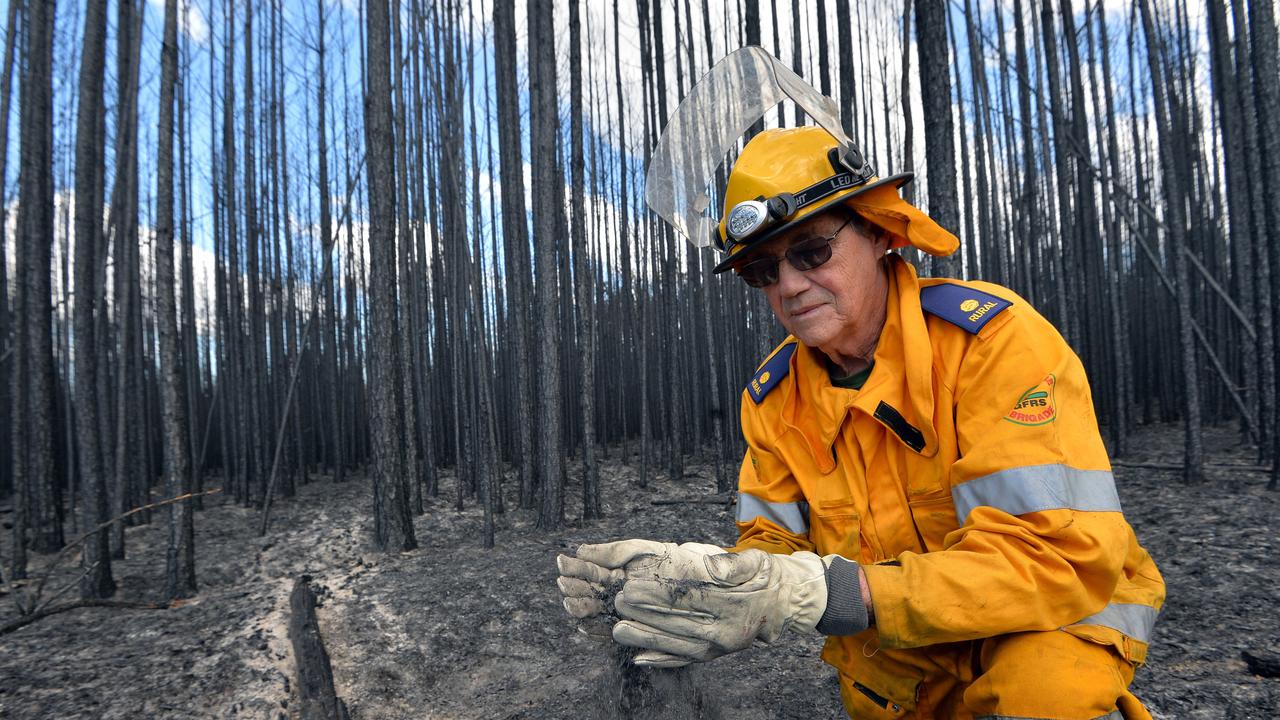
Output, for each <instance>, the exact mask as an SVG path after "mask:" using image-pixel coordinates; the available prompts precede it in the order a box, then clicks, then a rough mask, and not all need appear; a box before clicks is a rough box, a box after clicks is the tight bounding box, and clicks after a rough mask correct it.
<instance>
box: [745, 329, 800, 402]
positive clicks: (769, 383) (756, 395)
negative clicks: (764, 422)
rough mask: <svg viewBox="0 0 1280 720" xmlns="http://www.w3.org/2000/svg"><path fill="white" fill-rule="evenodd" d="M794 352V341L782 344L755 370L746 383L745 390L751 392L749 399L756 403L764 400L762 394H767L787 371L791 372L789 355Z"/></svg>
mask: <svg viewBox="0 0 1280 720" xmlns="http://www.w3.org/2000/svg"><path fill="white" fill-rule="evenodd" d="M795 352H796V343H787V344H786V345H783V346H782V348H781V349H779V350H778V352H776V353H774V354H773V357H771V358H769V361H768V362H766V363H765V364H764V365H762V366H761V367H760V369H759V370H757V371H756V374H755V377H753V378H751V382H749V383H747V392H748V393H750V394H751V399H752V400H755V401H756V404H757V405H759V404H760V402H761V401H763V400H764V396H765V395H768V394H769V391H770V390H772V389H774V388H775V387H777V385H778V383H780V382H782V378H784V377H786V376H787V373H789V372H791V356H792V355H794V354H795Z"/></svg>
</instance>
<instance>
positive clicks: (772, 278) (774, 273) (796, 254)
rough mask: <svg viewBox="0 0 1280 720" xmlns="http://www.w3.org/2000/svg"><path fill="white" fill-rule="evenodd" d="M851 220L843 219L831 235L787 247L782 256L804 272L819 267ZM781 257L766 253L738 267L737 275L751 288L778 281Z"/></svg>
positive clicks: (792, 265)
mask: <svg viewBox="0 0 1280 720" xmlns="http://www.w3.org/2000/svg"><path fill="white" fill-rule="evenodd" d="M851 222H853V218H849V219H848V220H845V221H844V224H843V225H841V226H840V227H838V228H836V231H835V232H833V233H831V235H829V236H826V237H823V236H818V237H813V238H809V239H808V240H805V241H804V242H801V243H797V244H795V245H792V246H791V247H789V248H787V251H786V252H785V253H783V257H785V258H786V259H787V262H789V263H791V267H793V268H795V269H796V270H799V271H801V272H804V271H805V270H812V269H814V268H816V267H820V266H822V265H823V264H825V263H826V262H827V261H828V260H830V259H831V242H832V241H833V240H835V239H836V237H837V236H839V235H840V233H842V232H844V229H845V228H846V227H848V226H849V223H851ZM781 262H782V258H781V257H779V256H777V255H766V256H764V257H761V258H757V259H755V260H752V261H751V262H749V263H747V264H746V265H743V266H742V267H740V268H738V277H740V278H742V280H743V282H745V283H746V284H748V285H750V286H751V287H753V288H763V287H769V286H770V285H772V284H774V283H776V282H778V265H779V263H781Z"/></svg>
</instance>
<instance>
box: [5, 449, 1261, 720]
mask: <svg viewBox="0 0 1280 720" xmlns="http://www.w3.org/2000/svg"><path fill="white" fill-rule="evenodd" d="M1206 442H1207V445H1208V448H1209V450H1210V458H1211V460H1212V461H1213V462H1215V463H1226V464H1237V465H1249V464H1252V463H1253V462H1254V457H1253V453H1252V451H1251V450H1250V449H1248V448H1244V447H1241V446H1239V445H1238V444H1236V434H1235V433H1234V432H1232V431H1230V430H1229V429H1225V428H1224V429H1218V430H1209V431H1208V432H1207V433H1206ZM1133 446H1134V448H1135V449H1134V451H1133V452H1132V453H1131V454H1130V455H1129V456H1128V457H1127V458H1126V461H1128V462H1153V463H1166V464H1167V463H1177V462H1178V461H1179V459H1180V457H1181V447H1182V439H1181V434H1180V432H1179V431H1178V430H1177V428H1172V427H1165V428H1154V429H1148V430H1145V431H1143V432H1142V433H1141V434H1140V435H1139V436H1138V437H1136V438H1135V439H1134V442H1133ZM614 452H615V457H613V458H611V459H609V460H607V461H606V463H605V464H604V466H603V467H604V471H603V476H604V480H605V491H604V497H605V510H606V513H607V519H606V520H604V521H601V522H597V523H591V524H586V525H584V524H582V523H580V522H577V521H572V522H570V523H569V525H568V527H567V528H566V529H564V530H562V531H560V532H556V533H550V534H546V533H541V532H538V531H536V530H535V529H534V528H533V516H532V513H531V512H530V511H526V510H516V509H509V511H508V512H507V513H506V514H505V516H502V517H501V518H500V520H499V532H498V547H497V549H494V550H489V551H486V550H482V549H480V548H479V542H478V538H479V533H480V524H481V517H480V514H479V511H478V509H476V508H474V507H473V506H472V505H473V504H474V503H471V502H470V501H468V507H467V509H466V510H464V511H462V512H460V513H459V512H457V511H455V510H454V509H453V495H452V492H453V487H454V486H453V483H452V480H451V479H450V476H449V475H447V474H446V476H445V480H444V484H443V486H444V487H445V488H446V494H445V495H444V496H442V497H440V498H438V499H436V500H434V501H432V503H431V506H430V507H429V509H428V512H427V513H426V514H425V515H424V516H422V517H419V518H417V520H416V530H417V533H418V539H419V543H420V545H421V547H420V549H418V550H415V551H412V552H408V553H403V554H399V555H383V554H380V553H378V552H376V551H374V549H373V548H372V545H371V542H370V529H371V523H370V521H369V512H370V505H371V500H370V492H369V489H368V485H367V484H366V483H365V482H350V483H346V484H341V485H336V484H333V483H331V482H329V481H328V480H327V479H324V478H321V479H319V480H318V481H317V482H313V483H312V484H310V485H307V486H305V487H303V488H302V490H301V492H300V494H299V496H298V497H296V498H294V499H291V500H285V501H282V502H281V503H280V504H279V505H278V507H277V510H276V513H275V516H274V518H275V520H274V522H273V527H274V530H273V531H272V533H271V534H270V535H269V536H268V537H266V538H258V537H257V535H256V526H257V517H258V516H257V512H256V511H251V510H248V509H245V508H240V507H237V506H235V505H234V504H233V503H231V502H228V501H227V500H226V499H225V498H222V497H221V496H214V497H213V498H211V499H210V501H209V502H208V506H207V509H206V510H204V511H203V512H201V513H199V514H198V515H197V518H196V521H197V525H196V531H197V553H198V555H197V562H198V573H199V580H200V594H199V596H198V597H196V598H194V599H192V600H190V601H188V602H185V603H183V604H181V605H180V606H179V607H175V608H171V609H164V610H132V609H116V608H84V609H79V610H74V611H70V612H66V613H61V614H58V615H53V616H50V617H47V618H44V619H42V620H40V621H38V622H36V623H34V624H31V625H28V626H26V627H24V628H22V629H19V630H17V631H15V632H13V633H10V634H7V635H3V636H0V717H3V718H135V717H175V718H189V717H190V718H200V717H219V718H225V717H247V718H292V717H297V716H298V711H297V707H298V701H297V695H296V691H295V689H294V682H293V677H292V676H293V659H292V653H291V650H290V644H289V641H288V637H287V629H286V628H287V623H288V595H289V591H290V588H291V584H292V581H293V579H294V578H295V577H296V576H298V575H301V574H307V575H311V576H312V577H313V578H314V581H315V583H316V586H317V590H318V592H319V593H320V602H321V607H320V609H319V611H318V613H319V622H320V629H321V633H322V634H323V636H324V638H325V641H326V643H327V645H328V649H329V652H330V654H331V656H332V662H333V669H334V675H335V681H336V685H337V690H338V693H339V695H340V696H341V697H342V698H343V699H344V700H345V701H346V703H347V705H348V707H349V708H350V710H351V715H352V716H353V717H355V718H410V717H413V718H486V719H488V718H528V719H534V718H586V719H589V720H603V719H604V718H613V717H618V716H619V714H618V713H617V711H616V706H617V693H618V686H617V683H618V680H617V672H616V669H615V667H616V666H615V665H614V661H613V650H612V649H611V647H610V645H609V643H607V642H601V641H598V640H595V639H592V638H591V637H589V636H588V635H585V634H583V633H580V632H578V631H577V630H576V629H575V627H574V624H573V623H572V622H571V621H570V619H569V618H568V617H567V616H566V615H565V614H564V612H563V610H562V609H561V608H560V605H559V596H558V593H557V591H556V589H555V582H554V579H555V564H554V557H555V555H556V553H558V552H561V551H564V550H567V549H570V548H572V547H574V546H576V545H577V544H578V543H582V542H599V541H605V540H612V539H618V538H624V537H640V536H642V537H654V538H658V539H669V540H700V541H705V542H714V543H721V544H728V543H729V542H731V540H732V536H733V533H734V530H733V524H732V514H731V512H732V509H731V508H730V507H726V506H724V505H711V504H678V505H653V504H652V503H651V500H653V499H655V498H679V497H695V496H702V495H705V494H707V493H709V492H710V491H711V489H712V486H713V480H712V479H711V472H710V468H708V467H706V466H703V465H697V464H690V465H689V466H688V468H687V472H686V477H685V478H683V479H680V480H678V481H674V482H672V481H667V480H663V479H659V480H658V481H655V482H654V483H653V484H652V486H651V489H649V490H640V489H638V488H636V487H635V486H634V482H635V478H636V469H635V467H633V466H630V465H624V464H621V463H619V462H618V461H617V459H616V449H615V450H614ZM1116 475H1117V479H1118V483H1119V487H1120V495H1121V498H1122V500H1123V501H1124V505H1125V509H1126V513H1127V515H1128V516H1129V518H1130V521H1131V522H1132V523H1133V525H1134V527H1135V528H1136V529H1137V532H1138V536H1139V539H1140V540H1141V541H1142V542H1143V544H1144V545H1145V546H1146V547H1147V549H1148V550H1149V551H1150V552H1151V554H1152V555H1153V556H1154V557H1155V559H1156V561H1157V563H1158V564H1159V565H1160V568H1161V570H1162V571H1163V572H1164V576H1165V579H1166V582H1167V583H1168V585H1169V601H1168V603H1167V604H1166V606H1165V609H1164V611H1163V612H1162V613H1161V616H1160V621H1159V623H1158V624H1157V626H1156V631H1155V640H1154V643H1153V647H1152V649H1151V653H1150V657H1149V661H1148V664H1147V665H1146V666H1145V667H1143V668H1142V669H1140V670H1139V671H1138V674H1137V678H1136V680H1135V683H1134V687H1135V692H1136V693H1137V695H1138V696H1139V697H1141V698H1142V699H1143V700H1144V701H1145V702H1146V703H1147V704H1148V706H1149V707H1150V709H1151V710H1152V712H1153V714H1154V715H1155V716H1156V717H1157V718H1222V717H1229V718H1274V717H1280V679H1264V678H1260V677H1257V676H1254V675H1252V674H1250V673H1249V671H1248V670H1247V668H1246V665H1245V663H1244V661H1243V660H1242V659H1241V657H1240V652H1241V650H1243V649H1254V650H1264V651H1266V650H1270V651H1272V652H1275V651H1280V612H1278V611H1277V608H1276V605H1277V602H1278V601H1280V592H1278V591H1277V588H1280V555H1277V550H1278V548H1277V545H1278V543H1277V531H1276V527H1277V521H1278V520H1280V513H1278V509H1280V493H1276V492H1267V491H1266V490H1265V489H1264V485H1265V483H1266V476H1265V475H1263V474H1261V473H1257V472H1248V471H1242V470H1238V469H1230V468H1222V467H1212V468H1210V469H1209V471H1208V475H1209V480H1208V482H1206V483H1205V484H1203V485H1197V486H1188V485H1185V484H1183V483H1182V482H1181V480H1180V479H1179V473H1178V472H1176V471H1169V470H1159V469H1148V468H1128V467H1117V469H1116ZM507 490H508V495H507V497H508V500H507V504H508V508H513V507H514V497H513V496H514V486H513V484H512V483H508V488H507ZM578 490H579V486H578V485H577V484H571V486H570V489H569V494H568V499H569V501H568V507H567V512H566V514H567V516H568V517H570V518H573V517H576V516H577V515H578V514H579V512H578V505H577V493H578ZM162 518H163V515H162V514H161V515H158V516H157V520H158V521H159V520H161V519H162ZM3 519H4V520H6V521H7V520H8V517H7V516H6V517H4V518H3ZM8 535H9V533H8V532H5V533H3V536H4V538H5V541H6V542H7V541H8ZM127 543H128V548H129V558H128V559H127V560H125V561H122V562H119V563H118V564H117V565H116V566H115V573H116V578H117V580H118V581H119V582H120V585H121V589H120V591H119V593H118V595H117V597H118V598H121V599H126V600H142V601H150V600H154V599H156V598H158V597H159V595H160V593H161V592H162V590H163V567H164V543H165V533H164V531H163V528H162V524H161V523H160V522H157V523H156V524H154V525H151V526H142V527H136V528H131V529H129V530H128V541H127ZM0 553H3V555H4V556H5V557H7V556H8V550H7V547H0ZM44 561H47V558H40V557H38V556H37V557H34V558H33V565H36V566H38V565H39V563H40V562H44ZM37 574H39V571H38V570H36V571H35V572H33V575H37ZM74 579H75V574H74V569H73V568H70V567H67V568H64V569H62V570H60V571H58V572H57V573H55V577H54V580H53V581H51V582H50V586H51V587H60V586H61V584H64V583H66V582H70V581H73V580H74ZM14 613H15V611H14V609H13V606H12V603H11V602H9V598H6V597H0V625H2V624H4V623H5V622H8V621H9V620H12V619H13V617H14ZM818 649H819V642H818V641H817V640H816V639H809V638H800V637H798V636H791V637H788V638H787V639H785V640H784V641H781V642H780V643H779V644H778V645H775V646H774V647H772V648H765V647H756V648H753V649H751V650H748V651H746V652H743V653H738V654H737V655H734V656H729V657H726V658H722V659H720V660H718V661H716V662H715V663H712V664H710V665H708V666H705V667H702V668H699V669H696V670H693V671H687V674H685V675H681V676H677V677H675V678H672V677H669V676H662V677H657V678H654V679H653V680H652V681H653V682H654V683H656V684H657V685H659V686H661V687H664V688H667V689H668V690H669V692H670V694H671V695H672V696H680V695H682V694H683V695H689V694H701V695H702V696H703V701H704V705H703V717H717V716H719V717H724V718H731V717H732V718H735V720H737V719H739V718H744V719H754V718H760V719H763V718H793V717H794V718H806V719H812V718H822V717H839V716H841V708H840V703H839V693H838V690H837V687H836V683H835V679H834V674H833V671H831V670H830V669H829V668H826V667H825V666H824V665H822V663H821V662H820V661H819V660H818V659H817V653H818ZM678 699H681V700H682V699H683V698H678ZM638 716H646V714H645V713H642V714H639V715H638ZM647 716H649V717H675V716H677V715H676V714H675V713H674V712H672V711H670V709H666V710H652V711H649V712H648V713H647Z"/></svg>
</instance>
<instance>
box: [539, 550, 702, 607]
mask: <svg viewBox="0 0 1280 720" xmlns="http://www.w3.org/2000/svg"><path fill="white" fill-rule="evenodd" d="M718 554H724V549H723V548H720V547H717V546H715V545H706V544H702V543H684V544H682V545H676V544H675V543H663V542H655V541H653V540H619V541H617V542H611V543H603V544H600V545H582V546H579V547H578V552H577V557H570V556H568V555H558V556H556V567H557V568H558V569H559V570H560V577H559V578H558V579H557V580H556V585H557V586H558V587H559V588H560V593H561V595H563V596H564V598H563V599H562V601H561V603H562V604H563V605H564V609H565V610H567V611H568V612H569V614H570V615H572V616H573V617H575V618H579V619H585V618H590V617H594V616H597V615H600V614H601V613H606V614H607V613H611V612H612V611H613V607H612V606H613V599H614V596H615V595H616V594H617V592H618V591H619V590H620V589H621V588H622V584H623V582H624V581H629V580H633V579H637V578H644V579H647V580H655V579H657V578H684V579H692V578H696V579H699V580H703V581H709V580H710V579H711V578H710V576H708V575H707V571H706V568H705V566H704V565H703V563H702V560H703V558H705V557H706V556H708V555H718Z"/></svg>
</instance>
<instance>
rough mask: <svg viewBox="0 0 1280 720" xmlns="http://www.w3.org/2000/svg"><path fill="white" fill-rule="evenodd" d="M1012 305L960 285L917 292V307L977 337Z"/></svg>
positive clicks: (929, 288)
mask: <svg viewBox="0 0 1280 720" xmlns="http://www.w3.org/2000/svg"><path fill="white" fill-rule="evenodd" d="M1012 304H1013V303H1012V302H1010V301H1008V300H1005V299H1004V298H1000V297H996V296H995V295H992V294H990V293H985V292H982V291H981V290H974V289H973V288H971V287H966V286H964V285H956V284H954V283H941V284H939V285H930V286H929V287H927V288H923V289H921V290H920V307H921V308H922V309H924V311H925V312H927V313H929V314H931V315H937V316H938V317H940V318H942V319H943V320H946V321H947V322H949V323H951V324H952V325H955V326H956V327H960V328H964V329H965V330H968V331H969V332H971V333H974V334H977V333H978V332H979V331H980V330H982V328H983V327H984V326H985V325H986V324H987V323H989V322H991V318H994V317H995V316H997V315H999V314H1000V313H1002V312H1004V311H1005V309H1006V308H1008V307H1009V306H1010V305H1012Z"/></svg>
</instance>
